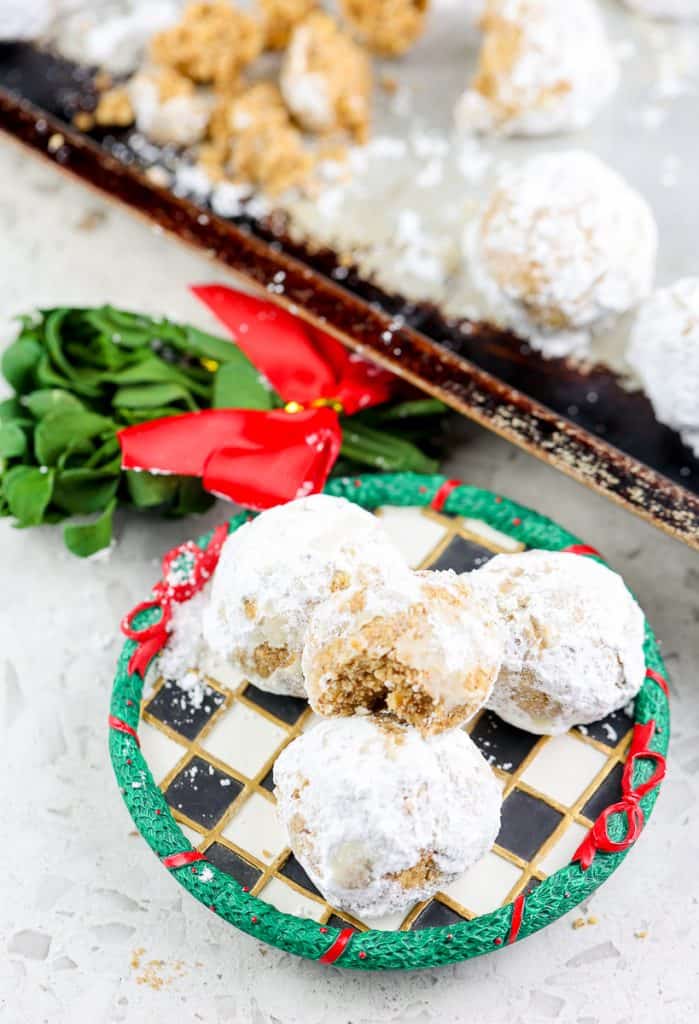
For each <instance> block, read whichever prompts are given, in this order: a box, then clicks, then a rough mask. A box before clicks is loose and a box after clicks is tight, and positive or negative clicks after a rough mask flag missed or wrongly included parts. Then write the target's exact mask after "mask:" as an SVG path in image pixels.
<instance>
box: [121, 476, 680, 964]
mask: <svg viewBox="0 0 699 1024" xmlns="http://www.w3.org/2000/svg"><path fill="white" fill-rule="evenodd" d="M446 483H447V481H446V478H445V477H443V476H436V475H435V476H423V475H417V474H412V473H398V474H386V475H368V476H362V477H352V478H342V479H336V480H332V481H331V482H330V483H329V484H328V485H327V487H326V493H327V494H331V495H334V496H336V497H343V498H347V499H349V500H350V501H353V502H356V503H357V504H358V505H361V506H362V507H363V508H366V509H370V510H373V509H376V508H378V507H379V506H382V505H396V506H427V505H430V504H432V502H433V500H434V498H435V495H436V494H437V492H439V491H440V488H443V487H444V485H445V484H446ZM442 493H443V492H442ZM440 507H441V509H442V511H443V512H445V513H447V514H450V515H457V516H467V517H472V518H477V519H481V520H484V521H485V522H486V523H488V524H489V525H490V526H492V527H494V528H495V529H497V530H500V531H501V532H502V533H505V534H507V535H508V536H510V537H512V538H514V539H515V540H517V541H520V542H522V543H523V544H525V545H527V546H528V547H537V548H543V549H546V550H549V551H559V550H561V549H563V548H567V547H569V546H571V545H578V544H580V543H581V542H580V541H579V540H578V538H577V537H575V536H573V534H571V533H569V532H568V531H567V530H565V529H563V527H561V526H559V525H558V524H557V523H555V522H553V521H552V520H551V519H548V518H547V517H545V516H543V515H540V514H539V513H538V512H534V511H532V510H531V509H529V508H526V507H524V506H522V505H518V504H516V503H515V502H513V501H510V500H509V499H508V498H506V497H503V496H501V495H496V494H493V493H491V492H490V491H486V490H482V489H480V488H478V487H472V486H470V485H468V484H460V485H459V486H456V487H454V488H453V489H451V490H450V491H449V493H448V496H447V497H446V501H445V502H444V504H443V505H441V504H440ZM248 516H249V514H248V513H241V514H239V515H237V516H234V517H233V518H232V519H231V520H230V521H229V532H233V531H234V530H237V529H238V527H240V526H241V525H242V524H243V523H244V522H246V520H247V519H248ZM210 537H211V532H209V533H208V534H206V535H204V536H203V537H201V538H200V539H199V540H198V542H197V543H198V544H199V545H200V546H202V547H203V546H205V545H206V544H207V543H208V541H209V538H210ZM157 617H158V612H157V611H156V612H153V611H144V612H142V613H141V616H140V618H139V619H138V620H137V623H136V624H137V625H139V626H145V625H147V624H149V623H150V622H153V621H155V620H156V619H157ZM135 647H136V644H135V643H134V641H132V640H127V641H126V643H125V644H124V647H123V649H122V652H121V655H120V657H119V662H118V669H117V674H116V678H115V680H114V688H113V691H112V699H111V708H110V713H111V715H112V716H114V717H116V718H118V719H121V721H122V722H125V723H126V724H127V726H129V727H130V728H131V729H133V730H136V729H137V728H138V722H139V717H140V703H141V696H142V691H143V679H142V677H141V675H140V674H139V673H133V674H131V673H129V670H128V662H129V659H130V657H131V655H132V654H133V652H134V650H135ZM644 653H645V660H646V667H647V669H650V670H652V671H653V672H655V673H657V674H659V675H660V676H662V677H663V678H664V679H665V680H667V678H668V676H667V672H666V669H665V666H664V664H663V660H662V658H661V656H660V651H659V649H658V644H657V641H656V639H655V637H654V635H653V632H652V631H651V629H650V627H649V626H648V623H646V629H645V642H644ZM651 719H653V720H654V721H655V724H656V729H655V732H654V735H653V738H652V740H651V742H650V745H649V746H650V749H651V750H654V751H657V752H658V753H660V754H661V755H663V756H664V755H665V754H666V752H667V747H668V742H669V737H670V712H669V704H668V699H667V696H666V694H665V692H664V690H663V688H662V687H661V686H660V685H658V683H657V682H656V681H654V680H653V679H651V678H646V680H645V682H644V684H643V687H642V689H641V691H640V692H639V694H638V697H637V698H636V704H635V722H636V723H637V724H644V723H647V722H648V721H650V720H651ZM109 748H110V754H111V759H112V764H113V767H114V772H115V774H116V778H117V782H118V784H119V786H120V789H121V793H122V795H123V798H124V801H125V803H126V806H127V808H128V810H129V813H130V814H131V817H132V818H133V821H134V824H135V825H136V827H137V829H138V831H139V832H140V833H141V835H142V836H143V838H144V839H145V840H146V842H147V843H148V845H149V846H150V847H151V849H152V850H153V852H154V853H155V854H156V855H157V856H158V857H159V858H161V859H162V858H165V857H168V856H171V855H173V854H176V853H181V852H182V851H192V850H193V847H192V845H191V843H190V842H189V840H188V839H187V838H186V836H185V835H184V833H183V832H182V830H181V829H180V827H179V825H178V824H177V822H176V821H175V819H174V818H173V816H172V814H171V813H170V808H169V806H168V804H167V803H166V801H165V798H164V796H163V793H162V792H161V790H160V789H159V787H158V786H157V785H156V783H155V781H154V779H153V776H152V775H151V773H150V770H149V768H148V764H147V763H146V761H145V759H144V757H143V755H142V754H141V752H140V749H139V747H138V744H137V741H136V740H135V739H134V738H133V737H132V736H131V735H129V734H128V733H124V732H119V731H116V730H114V729H111V730H110V733H109ZM651 773H652V764H651V763H650V762H649V760H648V759H643V760H640V761H637V764H636V768H635V771H634V775H633V782H634V786H637V785H639V784H641V783H642V782H644V781H645V780H647V779H648V778H649V777H650V775H651ZM658 789H659V787H655V788H654V789H652V790H651V791H650V792H648V793H647V794H646V795H645V796H644V797H643V798H642V799H641V801H640V806H641V809H642V811H643V818H644V821H647V820H648V818H649V816H650V814H651V811H652V809H653V806H654V804H655V801H656V799H657V795H658ZM626 828H627V825H626V823H625V819H624V816H623V815H620V814H614V815H612V817H611V818H610V819H609V823H608V833H609V836H610V837H611V838H612V839H614V840H615V841H617V842H619V841H621V840H622V839H623V838H624V836H625V834H626ZM628 852H629V850H628V849H625V850H623V851H621V852H617V853H605V852H598V853H597V855H596V856H595V857H594V860H593V861H592V864H591V865H590V867H589V868H588V869H587V870H586V871H583V870H582V869H581V867H580V865H579V864H578V863H570V864H568V865H567V866H566V867H564V868H561V869H560V870H558V871H556V872H555V874H553V875H551V876H549V878H547V879H546V880H545V881H543V882H542V883H541V884H540V885H539V886H538V887H537V888H536V889H534V891H533V892H531V893H530V894H529V895H528V896H527V897H526V900H525V901H523V902H522V900H521V899H520V902H519V905H517V901H515V903H510V904H508V905H506V906H504V907H500V908H499V909H497V910H494V911H492V912H491V913H488V914H483V915H481V916H480V917H476V918H473V919H472V920H469V921H464V922H463V923H459V924H453V925H449V926H443V927H438V928H423V929H419V930H416V931H405V932H402V931H396V932H390V931H388V932H387V931H376V930H371V931H366V932H355V933H353V934H352V936H351V937H349V940H348V941H346V945H344V946H343V942H344V941H345V940H347V939H348V936H347V935H341V931H340V929H338V928H334V927H331V926H321V925H318V924H317V923H316V922H315V921H313V920H311V919H308V918H302V917H296V916H294V915H291V914H285V913H282V912H281V911H279V910H277V909H276V908H275V907H273V906H271V905H270V904H268V903H266V902H264V901H263V900H261V899H259V898H257V897H255V896H252V895H250V894H249V893H247V892H245V891H244V890H243V888H242V886H241V885H240V883H238V882H237V881H235V880H234V879H233V878H231V877H230V876H229V875H227V874H225V873H224V872H222V871H220V870H219V869H218V868H216V867H215V866H214V865H213V864H210V863H208V862H207V861H205V860H204V861H201V862H199V863H196V864H193V865H191V866H183V867H181V868H177V869H175V870H171V874H173V875H174V876H175V877H176V878H177V881H178V882H179V883H180V884H181V885H182V886H183V887H184V888H185V889H186V890H187V891H188V892H189V893H190V894H191V895H192V896H193V897H194V898H195V899H197V900H199V902H200V903H203V904H204V905H205V906H206V907H208V908H209V909H210V910H213V911H215V913H217V914H218V915H219V916H220V917H222V918H224V920H226V921H228V922H229V923H230V924H232V925H234V926H235V927H236V928H239V929H240V930H241V931H244V932H247V933H248V934H249V935H252V936H254V937H255V938H256V939H259V940H261V941H263V942H267V943H269V944H270V945H272V946H276V947H278V948H279V949H283V950H286V951H287V952H289V953H295V954H297V955H298V956H302V957H306V958H308V959H310V960H321V959H322V958H323V957H327V955H328V951H329V950H332V953H331V955H330V960H331V961H332V962H333V963H335V965H336V966H340V967H347V968H354V969H358V970H389V969H397V968H398V969H418V968H427V967H437V966H441V965H443V964H453V963H457V962H459V961H461V960H467V959H470V958H471V957H475V956H480V955H481V954H483V953H490V952H493V951H496V950H498V949H502V948H503V947H504V946H505V945H507V944H508V941H510V940H511V937H512V935H513V933H514V932H516V941H521V940H522V939H524V938H526V937H527V936H528V935H531V934H532V933H533V932H535V931H538V929H540V928H544V927H545V926H546V925H548V924H551V923H552V922H553V921H555V920H557V918H559V917H561V916H562V915H563V914H565V913H567V912H568V911H569V910H571V909H573V908H574V907H575V906H576V905H577V904H579V903H580V902H582V901H583V900H585V899H587V898H588V897H589V896H590V895H591V894H592V893H593V892H594V891H595V889H597V888H598V887H599V886H600V885H601V884H602V882H604V881H605V880H606V879H607V878H609V876H610V875H611V874H612V872H613V871H615V870H616V868H618V867H619V865H620V864H621V862H622V861H623V860H624V858H625V857H626V856H627V853H628ZM204 871H205V874H204V878H203V879H202V873H203V872H204ZM514 915H517V917H521V920H520V921H519V927H518V928H517V927H515V928H513V916H514ZM338 947H343V948H342V952H341V953H340V954H339V955H337V952H338ZM326 962H327V961H326Z"/></svg>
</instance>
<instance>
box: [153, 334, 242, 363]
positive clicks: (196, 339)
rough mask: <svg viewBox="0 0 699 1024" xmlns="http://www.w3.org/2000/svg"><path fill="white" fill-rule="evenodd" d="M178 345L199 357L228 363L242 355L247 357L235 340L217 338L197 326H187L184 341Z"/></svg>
mask: <svg viewBox="0 0 699 1024" xmlns="http://www.w3.org/2000/svg"><path fill="white" fill-rule="evenodd" d="M171 340H172V341H173V344H177V343H176V342H175V341H174V339H171ZM177 347H178V348H180V347H182V349H183V350H184V351H186V352H187V353H189V354H190V355H193V356H198V357H199V359H213V360H215V362H217V363H228V362H231V361H232V360H234V359H238V358H241V357H242V358H243V359H246V356H245V355H244V354H243V352H242V351H241V350H240V349H239V348H238V346H237V345H236V344H235V343H234V342H232V341H226V340H225V339H224V338H216V337H214V335H213V334H207V333H206V331H200V330H199V329H198V328H197V327H185V328H184V331H183V338H182V341H181V342H180V343H179V344H178V345H177Z"/></svg>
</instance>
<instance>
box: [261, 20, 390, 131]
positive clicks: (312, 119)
mask: <svg viewBox="0 0 699 1024" xmlns="http://www.w3.org/2000/svg"><path fill="white" fill-rule="evenodd" d="M280 85H281V90H282V94H283V96H284V100H285V101H286V104H287V106H288V108H289V110H290V111H291V113H292V114H293V116H294V118H295V119H296V121H298V123H299V124H300V125H301V127H302V128H304V129H306V130H307V131H311V132H320V133H324V132H335V131H347V132H349V133H350V134H351V135H353V136H354V137H355V139H356V140H357V141H359V142H364V141H366V139H367V136H368V130H369V118H370V112H371V90H372V70H371V62H370V60H369V55H368V54H367V52H366V50H364V49H363V48H362V47H361V46H359V45H357V43H355V42H354V41H353V40H352V39H351V38H350V36H348V35H347V34H346V33H345V32H343V31H342V29H341V28H340V27H339V25H338V24H337V22H335V21H334V20H333V19H332V18H331V17H330V16H329V15H328V14H325V13H323V12H322V11H317V12H315V13H313V14H311V15H310V16H309V17H307V18H305V19H304V21H302V22H301V23H300V24H299V25H297V26H296V28H295V29H294V32H293V35H292V37H291V41H290V43H289V49H288V50H287V52H286V55H285V57H284V63H283V65H282V70H281V77H280Z"/></svg>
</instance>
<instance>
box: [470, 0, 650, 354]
mask: <svg viewBox="0 0 699 1024" xmlns="http://www.w3.org/2000/svg"><path fill="white" fill-rule="evenodd" d="M566 9H567V8H566ZM657 235H658V233H657V228H656V225H655V220H654V218H653V214H652V212H651V210H650V207H649V206H648V204H647V203H646V202H645V200H644V199H643V198H642V197H641V196H640V195H639V194H638V193H637V192H636V191H634V189H632V188H631V187H630V186H629V185H628V184H627V183H626V182H625V181H624V180H623V178H621V177H620V176H619V175H618V174H616V172H615V171H613V170H611V168H609V167H607V166H606V165H605V164H603V163H602V161H601V160H598V159H597V157H595V156H593V155H592V154H591V153H585V152H583V151H581V150H569V151H566V152H562V153H548V154H543V155H540V156H536V157H533V158H532V159H530V160H528V161H526V162H525V163H524V164H522V165H519V166H517V167H514V166H509V165H508V166H507V167H505V168H504V169H503V170H502V172H501V173H500V175H499V177H498V180H497V181H496V183H495V185H494V187H493V189H492V191H491V193H490V195H489V196H488V197H487V198H486V200H485V202H484V203H483V205H482V207H481V209H480V211H479V213H478V214H477V216H476V217H475V218H474V220H473V221H471V222H470V224H469V225H468V227H467V229H466V231H465V234H464V250H465V259H466V262H467V265H468V269H469V272H470V274H471V277H472V281H473V284H474V286H475V288H476V289H477V290H478V291H479V292H480V293H481V295H482V298H483V301H484V303H485V305H486V306H487V307H488V312H487V315H488V316H490V317H491V318H492V319H493V320H494V321H495V322H496V323H499V324H501V326H503V327H507V328H510V329H511V330H513V331H515V332H516V333H518V334H520V335H521V336H522V337H525V338H526V339H527V340H528V341H529V342H530V343H531V344H532V345H533V346H534V347H535V348H537V349H539V350H540V351H541V352H543V354H544V355H546V356H563V355H568V354H571V353H573V352H584V351H585V348H586V346H587V345H588V343H589V340H590V330H591V329H592V328H593V327H598V326H600V325H601V324H604V323H606V322H608V321H610V320H611V319H612V318H613V317H614V316H615V315H619V314H621V313H624V312H626V311H627V310H628V309H630V308H631V307H633V306H635V305H636V303H637V302H639V301H640V300H641V299H643V298H645V296H646V295H647V294H648V292H649V291H650V289H651V287H652V283H653V275H654V272H655V256H656V250H657V241H658V237H657Z"/></svg>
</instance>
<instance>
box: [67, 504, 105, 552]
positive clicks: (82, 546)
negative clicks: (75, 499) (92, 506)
mask: <svg viewBox="0 0 699 1024" xmlns="http://www.w3.org/2000/svg"><path fill="white" fill-rule="evenodd" d="M115 508H116V499H113V500H112V501H110V502H109V504H108V505H107V507H106V508H105V510H104V512H103V513H102V514H101V516H99V518H97V519H95V521H94V522H92V523H81V524H77V523H69V524H68V525H67V526H66V527H64V529H63V539H64V541H65V545H66V547H67V548H68V550H69V551H71V552H72V553H73V554H74V555H78V557H79V558H89V557H90V555H95V554H97V552H98V551H102V550H103V549H104V548H108V547H109V545H110V544H111V542H112V520H113V518H114V509H115Z"/></svg>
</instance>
